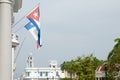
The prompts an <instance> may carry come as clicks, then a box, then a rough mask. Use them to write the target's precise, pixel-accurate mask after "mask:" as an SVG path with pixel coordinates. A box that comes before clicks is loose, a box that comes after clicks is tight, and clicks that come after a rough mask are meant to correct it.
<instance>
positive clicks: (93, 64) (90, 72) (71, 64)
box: [61, 54, 103, 80]
mask: <svg viewBox="0 0 120 80" xmlns="http://www.w3.org/2000/svg"><path fill="white" fill-rule="evenodd" d="M102 63H103V61H102V60H99V59H97V58H96V57H93V55H92V54H91V55H88V56H82V57H77V58H76V59H74V60H71V61H66V62H63V64H61V69H62V70H65V71H67V72H69V73H70V74H71V78H72V75H73V74H76V75H77V77H76V78H78V79H80V80H94V79H95V69H96V68H97V67H98V65H101V64H102Z"/></svg>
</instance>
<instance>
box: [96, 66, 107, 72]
mask: <svg viewBox="0 0 120 80" xmlns="http://www.w3.org/2000/svg"><path fill="white" fill-rule="evenodd" d="M96 71H105V68H104V66H98V67H97V69H96Z"/></svg>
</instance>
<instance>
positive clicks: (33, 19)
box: [24, 6, 42, 48]
mask: <svg viewBox="0 0 120 80" xmlns="http://www.w3.org/2000/svg"><path fill="white" fill-rule="evenodd" d="M26 17H27V19H28V20H29V21H30V22H29V23H27V24H26V25H25V26H24V27H25V28H26V29H27V30H29V31H30V32H31V34H32V35H33V37H34V39H35V40H36V43H37V48H40V47H41V46H42V44H41V30H40V15H39V6H37V7H36V8H35V9H34V10H33V11H31V12H30V13H29V14H28V15H27V16H26Z"/></svg>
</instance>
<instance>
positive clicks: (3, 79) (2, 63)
mask: <svg viewBox="0 0 120 80" xmlns="http://www.w3.org/2000/svg"><path fill="white" fill-rule="evenodd" d="M11 3H12V2H11V1H10V0H0V80H11V79H12V45H11V44H12V42H11V14H12V11H11V10H12V9H11V8H12V7H11Z"/></svg>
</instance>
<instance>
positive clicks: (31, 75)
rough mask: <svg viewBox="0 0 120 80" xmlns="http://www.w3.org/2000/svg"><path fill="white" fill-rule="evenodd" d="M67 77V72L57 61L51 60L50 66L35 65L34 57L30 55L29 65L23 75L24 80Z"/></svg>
mask: <svg viewBox="0 0 120 80" xmlns="http://www.w3.org/2000/svg"><path fill="white" fill-rule="evenodd" d="M59 78H65V72H64V71H62V70H61V69H60V67H57V61H56V60H51V61H50V62H49V67H43V68H42V67H40V68H37V67H34V59H33V57H32V55H30V56H29V57H28V59H27V67H26V68H25V73H24V75H23V78H22V79H23V80H59Z"/></svg>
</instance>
